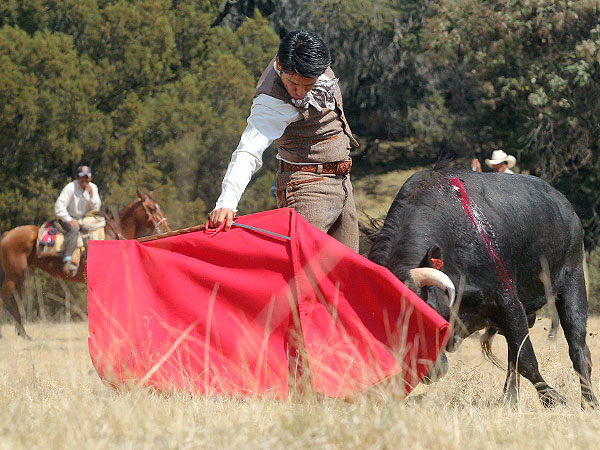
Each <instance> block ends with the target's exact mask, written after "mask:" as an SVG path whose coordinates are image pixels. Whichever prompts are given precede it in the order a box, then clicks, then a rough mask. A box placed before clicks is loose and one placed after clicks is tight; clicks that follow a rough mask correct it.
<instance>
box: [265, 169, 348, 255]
mask: <svg viewBox="0 0 600 450" xmlns="http://www.w3.org/2000/svg"><path fill="white" fill-rule="evenodd" d="M277 206H278V207H279V208H283V207H286V206H287V207H288V208H291V209H293V210H294V211H296V212H297V213H299V214H300V215H302V217H304V218H305V219H306V220H308V222H310V223H311V224H312V225H314V226H315V227H317V228H319V229H320V230H321V231H324V232H325V233H327V234H329V235H330V236H332V237H334V238H335V239H337V240H338V241H340V242H341V243H342V244H345V245H347V246H348V247H350V248H351V249H352V250H354V251H355V252H358V219H357V214H356V206H355V204H354V196H353V195H352V183H351V182H350V174H348V175H334V174H315V173H310V172H300V171H296V172H283V171H282V170H281V169H279V171H278V172H277Z"/></svg>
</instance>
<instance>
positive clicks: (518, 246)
mask: <svg viewBox="0 0 600 450" xmlns="http://www.w3.org/2000/svg"><path fill="white" fill-rule="evenodd" d="M447 178H448V179H458V180H459V181H460V183H461V184H462V186H464V192H465V193H466V196H468V202H470V203H467V204H465V202H464V201H463V200H464V199H461V198H459V197H458V193H457V191H456V189H455V190H454V195H455V196H457V197H456V198H455V199H454V200H455V201H454V202H451V203H450V204H449V206H450V208H449V209H448V210H447V214H449V217H447V218H446V219H445V220H451V218H454V219H456V220H462V223H463V225H462V226H463V227H466V228H467V229H470V230H471V233H470V236H471V237H469V233H466V234H465V236H464V237H460V236H457V238H458V239H459V240H460V239H470V238H473V239H474V241H475V242H476V243H478V245H479V249H480V250H479V251H480V252H481V251H482V250H483V251H486V252H487V253H492V252H497V253H498V254H497V256H498V258H499V261H495V264H498V263H500V264H503V265H504V266H505V268H506V269H507V271H508V272H509V274H510V275H511V276H512V277H514V279H515V281H517V280H522V281H523V280H530V279H535V280H536V281H535V282H529V281H527V283H530V284H531V286H530V287H531V288H532V289H533V286H535V289H536V290H537V289H539V287H540V284H539V274H540V272H541V270H542V268H543V267H545V264H546V263H547V265H548V268H549V270H550V276H551V277H555V276H557V275H558V273H559V272H560V271H561V270H564V269H565V268H574V269H578V268H581V264H582V260H583V258H582V256H583V243H582V238H583V231H582V226H581V222H580V220H579V218H578V217H577V215H576V213H575V211H574V210H573V207H572V206H571V204H570V203H569V201H568V200H567V199H566V197H564V195H562V194H561V193H560V192H559V191H557V190H556V189H554V188H553V187H552V186H550V185H549V184H548V183H546V182H545V181H544V180H542V179H540V178H537V177H533V176H529V175H518V174H501V173H477V172H472V171H457V172H449V173H448V174H447ZM457 200H458V201H457ZM469 208H470V211H469ZM470 213H471V214H472V216H470V215H469V214H470ZM457 215H458V217H457ZM461 215H462V216H463V217H460V216H461ZM493 256H494V255H490V260H493Z"/></svg>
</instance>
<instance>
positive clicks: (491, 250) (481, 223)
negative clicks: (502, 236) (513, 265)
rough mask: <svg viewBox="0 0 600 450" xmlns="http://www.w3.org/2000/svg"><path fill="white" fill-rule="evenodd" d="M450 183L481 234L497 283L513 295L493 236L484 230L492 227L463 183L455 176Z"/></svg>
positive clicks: (509, 280) (476, 229) (511, 284)
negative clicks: (494, 267)
mask: <svg viewBox="0 0 600 450" xmlns="http://www.w3.org/2000/svg"><path fill="white" fill-rule="evenodd" d="M450 185H451V186H452V189H453V190H454V191H455V192H456V195H457V196H458V199H459V200H460V202H461V204H462V207H463V210H464V211H465V214H466V215H467V217H468V218H469V220H470V221H471V223H472V224H473V226H474V227H475V231H477V233H478V234H479V236H481V239H482V240H483V243H484V244H485V249H486V251H487V253H488V254H489V255H490V257H491V258H492V261H493V262H494V265H495V266H496V271H497V272H498V283H499V284H500V286H501V288H502V290H503V291H505V292H506V293H507V294H509V295H510V296H511V297H515V292H514V289H513V282H512V280H511V279H510V277H509V276H508V272H507V271H506V268H505V267H504V264H503V263H502V260H501V259H500V257H499V256H498V252H497V249H498V246H497V244H496V242H495V240H494V239H493V238H490V236H489V234H488V232H487V231H486V230H491V229H492V227H491V225H490V223H489V221H488V220H487V218H486V217H485V215H484V214H483V213H482V212H481V210H480V209H479V207H478V206H477V205H476V204H475V203H473V202H472V201H471V199H470V197H469V194H467V191H466V189H465V186H464V184H463V183H462V181H460V179H458V178H456V177H452V178H450Z"/></svg>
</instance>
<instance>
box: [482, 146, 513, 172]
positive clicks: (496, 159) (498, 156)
mask: <svg viewBox="0 0 600 450" xmlns="http://www.w3.org/2000/svg"><path fill="white" fill-rule="evenodd" d="M503 162H506V163H508V168H509V169H512V168H513V167H515V164H517V158H515V157H514V156H512V155H507V154H506V153H504V150H494V151H493V152H492V157H491V158H490V159H486V160H485V163H486V164H487V165H488V166H490V167H492V166H495V165H496V164H500V163H503Z"/></svg>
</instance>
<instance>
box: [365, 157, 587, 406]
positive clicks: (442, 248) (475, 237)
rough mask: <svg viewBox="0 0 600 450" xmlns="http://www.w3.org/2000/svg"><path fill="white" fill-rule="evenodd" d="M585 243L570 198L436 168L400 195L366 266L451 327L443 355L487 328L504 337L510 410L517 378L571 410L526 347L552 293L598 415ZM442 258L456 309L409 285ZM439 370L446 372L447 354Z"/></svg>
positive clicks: (440, 296) (531, 182)
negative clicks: (381, 271) (380, 270)
mask: <svg viewBox="0 0 600 450" xmlns="http://www.w3.org/2000/svg"><path fill="white" fill-rule="evenodd" d="M582 234H583V231H582V227H581V223H580V221H579V218H578V217H577V215H576V214H575V212H574V211H573V208H572V207H571V205H570V203H569V202H568V201H567V199H566V198H565V197H564V196H563V195H562V194H561V193H559V192H558V191H557V190H556V189H554V188H552V187H551V186H550V185H549V184H547V183H546V182H544V181H543V180H541V179H539V178H536V177H532V176H526V175H508V174H502V173H478V172H473V171H466V170H456V169H451V168H444V169H436V168H434V169H432V170H427V171H423V172H419V173H417V174H415V175H413V176H412V177H411V178H410V179H409V180H408V181H407V182H406V183H405V184H404V185H403V186H402V188H401V189H400V192H399V193H398V195H397V197H396V199H395V200H394V202H393V203H392V206H391V207H390V210H389V212H388V215H387V217H386V219H385V223H384V225H383V227H382V228H381V230H380V231H379V232H378V233H377V235H376V237H375V239H374V242H373V245H372V247H371V250H370V252H369V259H371V260H372V261H374V262H376V263H378V264H380V265H383V266H385V267H387V268H389V269H390V270H391V271H392V272H393V273H394V275H396V276H397V277H398V278H399V279H400V280H401V281H403V282H404V283H405V284H407V286H408V287H409V288H411V289H412V290H413V291H414V292H415V293H417V294H418V295H419V296H420V297H421V298H422V299H423V300H425V301H426V302H427V303H428V304H429V305H430V306H431V307H433V308H434V309H435V310H436V311H437V312H438V313H439V314H440V315H442V316H443V317H444V318H445V319H446V320H448V321H450V322H451V323H454V325H455V326H454V329H453V335H452V336H451V337H450V340H449V342H448V344H447V346H446V350H448V351H453V350H454V349H456V347H457V345H458V344H459V343H460V341H462V340H463V339H464V338H466V337H467V336H469V335H470V334H471V333H473V332H474V331H476V330H480V329H483V328H488V330H492V333H493V332H495V331H499V332H500V333H502V334H503V335H504V336H505V338H506V341H507V344H508V367H507V378H506V383H505V385H504V396H505V399H506V400H507V401H510V402H514V401H515V400H516V398H517V388H518V377H519V375H518V374H520V375H523V376H524V377H525V378H527V379H528V380H529V381H531V383H533V385H534V386H535V388H536V389H537V392H538V395H539V397H540V400H541V401H542V403H543V404H544V405H545V406H553V405H555V404H556V403H563V404H564V403H566V401H565V398H564V397H563V396H562V395H560V394H559V393H558V392H557V391H556V390H554V389H553V388H552V387H551V386H550V385H548V384H547V383H546V382H545V381H544V379H543V378H542V376H541V375H540V372H539V370H538V363H537V360H536V357H535V353H534V351H533V347H532V345H531V341H530V340H529V332H528V327H529V326H532V325H533V322H534V321H535V313H536V311H537V310H539V309H540V308H541V307H542V306H543V305H544V304H545V303H546V301H547V298H548V295H549V292H547V291H549V290H551V291H552V293H553V295H554V296H555V301H556V307H557V310H558V314H559V316H560V322H561V325H562V327H563V329H564V333H565V337H566V339H567V342H568V345H569V356H570V357H571V361H572V362H573V367H574V368H575V370H576V372H577V373H578V374H579V378H580V381H581V393H582V405H588V406H592V407H595V406H598V401H597V399H596V397H595V396H594V393H593V392H592V387H591V383H590V377H591V356H590V351H589V348H588V346H587V344H586V342H585V337H586V322H587V297H586V289H585V282H584V274H583V261H584V249H583V242H582ZM438 259H439V260H441V261H442V262H443V266H442V268H441V271H442V272H444V273H445V274H447V275H448V277H449V278H450V280H451V281H452V282H453V283H454V285H455V286H456V288H457V290H458V292H457V294H458V296H457V299H456V302H455V303H454V305H453V306H452V308H450V306H449V301H448V297H447V295H446V294H445V293H444V292H442V290H440V289H438V288H436V287H432V286H423V287H419V284H420V283H417V282H416V281H415V278H414V277H412V276H411V269H414V268H417V267H433V265H434V264H435V262H436V260H438ZM430 272H432V271H430ZM436 367H437V370H438V371H440V372H445V370H446V368H447V363H446V359H445V355H441V357H440V359H439V360H438V364H437V365H436ZM440 367H441V368H440ZM442 374H443V373H442Z"/></svg>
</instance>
